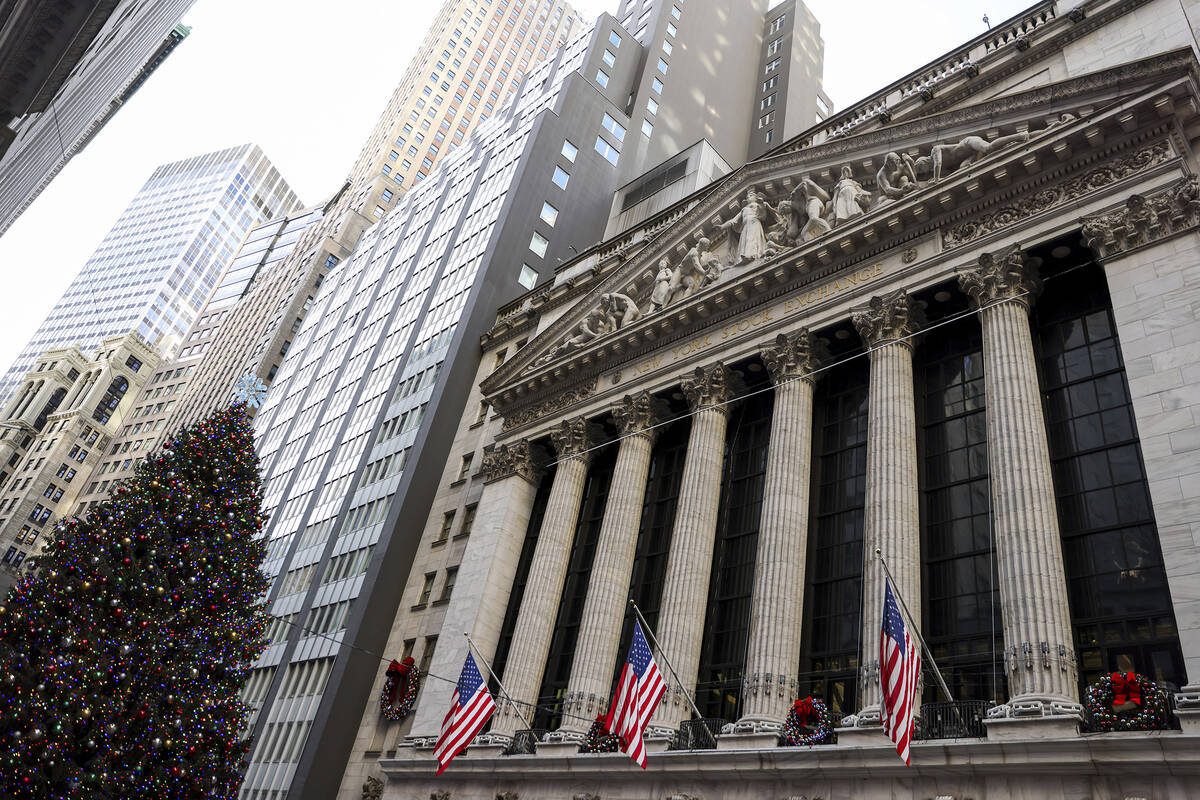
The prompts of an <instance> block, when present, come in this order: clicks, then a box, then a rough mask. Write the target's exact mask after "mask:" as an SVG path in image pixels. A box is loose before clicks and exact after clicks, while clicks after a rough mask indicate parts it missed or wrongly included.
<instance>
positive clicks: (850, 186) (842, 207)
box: [833, 164, 871, 227]
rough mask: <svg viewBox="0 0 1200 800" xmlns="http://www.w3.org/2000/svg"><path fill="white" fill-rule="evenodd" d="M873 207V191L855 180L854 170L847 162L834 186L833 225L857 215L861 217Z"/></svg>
mask: <svg viewBox="0 0 1200 800" xmlns="http://www.w3.org/2000/svg"><path fill="white" fill-rule="evenodd" d="M870 207H871V193H870V192H868V191H867V190H866V189H864V188H863V187H862V184H861V183H859V182H858V181H856V180H854V170H852V169H850V165H849V164H847V165H845V166H843V167H842V177H841V179H840V180H838V182H837V183H836V184H834V186H833V225H834V227H837V226H838V225H841V224H842V223H843V222H849V221H850V220H852V219H854V218H855V217H861V216H862V215H863V214H865V213H866V212H867V210H868V209H870Z"/></svg>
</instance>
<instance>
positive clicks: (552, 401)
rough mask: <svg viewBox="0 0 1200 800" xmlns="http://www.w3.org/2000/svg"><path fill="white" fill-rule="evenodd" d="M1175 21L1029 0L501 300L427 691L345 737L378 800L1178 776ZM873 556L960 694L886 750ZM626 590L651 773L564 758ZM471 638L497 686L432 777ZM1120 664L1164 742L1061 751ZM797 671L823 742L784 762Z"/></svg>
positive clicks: (1191, 655) (1087, 784)
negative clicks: (831, 717)
mask: <svg viewBox="0 0 1200 800" xmlns="http://www.w3.org/2000/svg"><path fill="white" fill-rule="evenodd" d="M1197 11H1198V9H1196V8H1195V6H1194V4H1193V5H1190V6H1189V5H1188V4H1185V5H1184V6H1171V5H1170V4H1168V3H1166V2H1159V1H1158V0H1151V2H1115V1H1113V0H1088V1H1087V2H1083V3H1079V4H1075V5H1072V4H1070V3H1062V4H1057V5H1056V4H1054V3H1042V4H1039V5H1037V6H1035V7H1033V8H1032V9H1030V10H1029V11H1028V12H1027V13H1026V14H1024V15H1022V16H1020V17H1018V18H1015V19H1013V20H1010V21H1009V22H1007V23H1005V24H1004V25H1001V26H997V27H996V28H994V29H993V30H991V31H989V33H988V34H987V35H986V36H983V37H980V38H979V39H977V40H975V41H973V42H969V43H967V44H966V45H964V46H963V47H962V48H960V49H959V50H957V51H955V52H953V53H950V54H948V55H946V56H944V57H943V58H941V59H939V60H938V61H936V62H934V63H933V64H931V65H930V66H929V67H928V68H926V69H923V70H921V71H920V72H918V73H915V74H913V75H910V76H908V77H906V78H905V79H903V80H902V81H898V82H897V83H895V84H893V85H892V86H890V87H885V89H883V90H882V91H881V92H880V93H878V94H877V95H875V96H872V97H870V98H868V99H867V100H865V101H863V102H862V103H860V104H859V105H857V106H855V107H852V108H850V109H847V110H846V111H845V112H842V113H841V114H839V115H835V116H834V117H831V118H830V119H829V120H827V121H826V123H825V124H823V125H822V126H820V127H819V128H816V129H813V130H811V131H809V132H807V133H806V134H802V135H801V137H799V138H798V139H795V140H793V141H791V142H788V143H786V144H785V145H783V146H782V147H780V148H779V149H777V150H774V151H771V152H769V153H767V154H766V155H765V156H764V157H763V158H761V159H758V160H756V161H754V162H751V163H749V164H747V165H746V166H745V167H744V168H742V169H740V170H738V171H736V172H734V173H732V174H730V175H729V176H727V177H725V178H723V179H721V180H719V181H718V182H716V183H715V184H713V185H712V186H711V187H709V189H708V190H707V191H704V192H699V193H697V194H696V195H693V196H691V197H689V198H686V199H685V200H683V201H682V202H680V203H679V204H677V205H675V206H673V207H672V208H670V209H667V210H666V211H664V212H662V213H661V214H660V215H658V216H656V217H653V218H651V219H649V220H646V221H645V222H643V223H641V224H640V225H639V226H638V227H636V228H635V229H633V230H629V231H626V232H624V233H622V234H619V235H618V236H616V237H614V238H613V239H611V240H609V241H607V242H605V243H603V244H602V245H600V246H598V247H597V248H594V249H593V250H590V251H588V252H587V253H585V254H584V255H583V256H582V257H581V258H580V259H578V260H577V261H576V262H573V263H571V264H566V265H563V267H562V268H560V270H559V272H558V275H557V276H556V279H555V280H554V281H553V282H552V283H547V284H543V285H542V286H539V287H536V288H535V289H534V290H532V291H531V292H530V293H529V294H527V295H526V296H524V297H523V298H520V299H519V300H518V301H516V302H515V303H513V304H510V305H509V306H507V307H506V308H504V309H502V311H501V314H500V318H499V319H498V320H497V323H496V325H495V326H494V327H493V329H492V330H491V332H490V333H489V334H488V335H487V336H485V337H484V339H483V348H484V358H483V367H481V370H480V373H479V379H480V386H479V388H478V389H477V390H476V391H477V394H475V395H473V396H472V397H471V398H469V399H468V409H469V412H468V415H467V418H464V420H463V421H462V423H461V425H460V428H459V433H458V438H457V439H456V443H455V444H456V447H459V448H461V451H462V452H464V453H468V452H469V453H475V452H477V451H478V450H482V451H483V453H484V455H483V459H482V468H481V469H480V470H479V471H478V472H474V473H473V474H472V469H471V463H473V462H467V461H466V459H465V458H464V460H463V466H462V468H459V465H458V463H457V462H454V459H453V458H452V459H451V461H452V462H454V463H452V464H450V465H448V466H447V468H446V474H445V476H444V478H443V486H442V488H441V489H440V490H439V494H438V499H437V502H436V504H435V510H434V513H433V514H431V515H430V519H429V520H428V521H427V522H426V525H425V530H424V540H423V542H422V545H421V554H420V555H419V556H418V561H417V564H416V566H414V568H413V571H412V574H411V575H410V578H409V582H408V588H407V589H406V593H405V604H402V610H401V612H400V614H399V615H398V617H397V621H396V624H395V626H394V627H393V633H392V637H391V641H390V642H389V649H388V654H389V656H391V655H394V656H396V657H399V655H400V654H403V653H407V652H410V651H412V649H413V645H414V644H415V643H416V642H417V641H418V640H421V639H423V640H424V646H425V648H426V649H427V650H429V649H432V656H431V657H430V658H428V659H427V665H428V671H429V673H430V675H428V676H427V677H426V680H425V682H424V684H423V687H422V690H421V695H420V697H419V698H418V701H417V706H416V709H415V711H414V712H413V717H412V721H411V722H409V721H405V722H404V723H402V724H401V725H395V724H392V725H388V724H386V723H380V724H377V725H370V726H369V723H371V722H373V721H372V720H368V722H365V723H364V728H367V727H368V726H369V727H371V729H372V730H373V731H374V734H373V736H374V739H373V745H372V746H373V749H374V751H375V752H377V753H378V757H379V770H378V773H377V774H376V778H377V780H383V781H384V783H383V786H382V797H385V798H414V797H425V796H428V795H430V793H431V792H432V793H433V796H435V797H453V798H492V797H501V796H503V797H509V796H512V797H518V796H519V797H522V798H539V799H540V798H546V799H547V800H548V799H549V798H562V797H577V798H581V797H603V798H645V797H653V798H659V797H661V798H671V797H695V798H714V797H730V798H751V797H755V798H757V797H795V796H801V795H804V796H809V797H814V796H819V797H851V796H853V797H867V798H893V797H899V796H903V797H910V796H911V797H913V798H925V797H935V796H936V797H957V798H964V797H972V798H977V799H978V798H996V797H1052V798H1067V797H1071V798H1075V797H1096V798H1100V797H1106V798H1107V797H1116V798H1126V797H1135V796H1136V797H1185V796H1188V794H1189V791H1190V790H1189V786H1190V785H1191V782H1193V781H1194V780H1195V777H1194V776H1195V775H1197V774H1198V773H1200V758H1198V756H1197V753H1198V752H1200V751H1198V749H1197V743H1198V742H1200V739H1198V738H1197V737H1198V736H1200V600H1198V599H1197V586H1198V585H1200V584H1198V581H1200V547H1198V546H1197V544H1196V539H1195V538H1194V536H1195V534H1196V532H1197V531H1200V507H1197V505H1196V503H1195V500H1194V499H1193V498H1194V495H1195V488H1196V485H1197V483H1196V481H1197V476H1198V475H1200V455H1198V453H1200V436H1197V433H1196V431H1197V427H1196V422H1197V417H1196V414H1197V413H1198V412H1200V372H1198V371H1197V367H1196V365H1197V363H1200V323H1198V322H1197V310H1198V309H1200V267H1198V266H1197V261H1198V259H1197V256H1198V255H1200V235H1198V234H1200V181H1198V180H1197V177H1196V169H1197V166H1198V164H1197V158H1196V154H1195V147H1196V141H1197V138H1198V137H1200V127H1197V120H1198V117H1197V115H1198V113H1200V104H1198V103H1200V85H1198V84H1197V79H1198V78H1200V64H1198V62H1197V52H1196V50H1195V49H1194V39H1193V35H1192V32H1191V31H1192V26H1191V23H1190V21H1189V20H1190V19H1192V18H1196V17H1195V15H1196V13H1197ZM516 342H526V343H525V344H524V346H522V347H520V348H519V349H517V350H516V351H515V352H513V348H514V344H515V343H516ZM500 354H503V355H502V356H500V357H497V356H498V355H500ZM478 402H482V403H484V404H485V405H482V406H477V405H476V403H478ZM489 407H490V409H491V411H492V414H491V416H489V415H488V413H487V408H489ZM477 408H478V411H477V410H476V409H477ZM468 510H469V514H468ZM460 515H461V516H469V519H470V522H469V524H466V526H465V527H464V528H462V529H461V530H460V529H459V526H458V522H457V521H456V516H459V518H461V516H460ZM877 551H878V553H879V554H880V555H882V556H883V557H884V558H886V560H887V563H888V565H889V566H890V569H891V572H892V574H893V576H894V579H895V585H896V586H897V587H898V589H899V591H900V592H901V593H902V595H903V597H904V598H905V599H906V600H907V604H908V610H909V611H910V612H911V614H912V617H913V619H914V620H915V621H916V622H917V623H918V625H919V626H920V628H921V630H922V633H923V634H924V636H925V638H926V641H927V642H928V645H929V651H928V652H929V655H931V656H932V657H933V659H936V661H937V664H938V666H939V667H940V671H941V673H942V674H943V675H944V676H945V678H946V681H947V683H948V684H949V689H950V692H951V693H952V695H953V699H954V701H956V703H955V705H954V706H953V707H950V706H947V705H945V701H946V700H947V698H946V697H945V696H944V694H943V692H942V691H941V690H940V689H938V688H937V683H936V681H934V680H933V679H932V673H931V672H930V670H929V669H926V671H925V675H924V689H923V695H922V699H923V701H924V703H925V704H926V706H927V707H926V708H924V709H922V711H921V715H922V716H921V723H922V724H921V733H920V740H919V741H918V742H916V744H915V745H914V747H913V757H912V766H911V767H909V768H906V767H905V766H904V765H903V763H902V762H900V761H899V760H898V759H897V758H896V756H895V753H894V751H893V749H892V747H891V745H890V743H889V742H887V740H886V739H885V737H884V736H883V734H882V733H881V730H880V728H879V705H880V690H879V665H878V657H877V652H878V651H877V642H878V638H879V629H880V611H881V606H882V597H883V591H884V588H883V587H884V573H883V569H882V565H881V562H880V560H879V559H878V558H877V557H876V552H877ZM442 569H444V570H446V578H445V583H446V584H447V586H448V587H449V588H444V590H443V592H442V594H441V595H440V602H442V603H443V605H444V610H443V612H442V613H441V614H440V617H439V626H438V627H430V626H429V624H428V622H427V617H425V616H422V614H420V613H418V612H420V611H422V610H423V609H424V608H425V606H426V604H428V603H429V602H431V601H432V602H439V601H438V600H435V599H434V598H435V597H437V595H434V594H432V589H433V588H434V587H435V583H436V582H437V580H438V576H439V574H440V570H442ZM450 589H452V590H453V591H452V592H451V591H450ZM629 599H633V600H635V601H636V602H637V604H638V606H639V607H640V608H641V609H642V611H643V612H644V613H645V615H646V617H647V619H648V621H649V623H650V625H651V627H652V629H653V631H654V632H655V634H656V636H657V639H658V641H659V643H660V644H661V652H662V654H663V655H665V656H666V657H667V658H669V660H670V662H671V663H672V665H673V667H674V672H676V673H677V674H678V676H679V683H678V684H677V683H675V682H673V681H672V682H671V689H670V690H669V691H668V693H667V694H666V695H664V698H663V701H662V703H661V705H660V706H659V708H658V709H657V711H656V713H655V716H654V719H653V721H652V723H651V726H650V729H649V732H648V733H649V736H650V740H651V743H650V749H651V751H652V754H651V756H650V759H649V765H648V769H647V771H646V772H644V773H643V772H642V771H641V770H637V769H634V768H631V766H630V764H629V762H628V760H627V759H626V757H625V756H623V755H610V756H603V755H585V754H580V753H578V744H579V742H580V741H581V740H582V738H583V735H584V733H585V732H586V731H587V729H588V727H589V725H590V723H591V722H592V720H593V719H594V718H595V716H596V715H597V714H598V713H602V712H603V711H605V710H606V708H607V706H608V702H609V692H610V690H611V689H612V686H613V684H614V681H615V678H616V676H617V674H618V672H619V670H620V666H621V660H622V656H623V653H624V650H625V648H627V647H628V643H629V636H630V629H631V627H632V621H631V618H630V614H629V612H628V608H627V601H628V600H629ZM410 604H411V605H410ZM464 631H466V632H468V633H469V634H470V636H471V638H472V640H473V642H474V643H475V645H476V646H477V648H478V651H479V653H480V655H481V656H483V658H484V659H486V660H487V661H488V662H490V663H491V666H492V667H493V668H494V669H495V673H496V674H497V675H498V676H499V677H500V678H501V679H502V680H503V683H504V685H505V687H506V689H507V692H508V695H509V696H510V697H511V702H510V701H509V700H507V699H501V698H499V697H498V702H499V705H500V709H499V711H498V712H497V714H496V716H495V717H494V719H493V721H492V723H491V725H490V729H489V731H488V732H487V733H486V734H483V735H482V736H480V737H479V738H478V739H477V740H476V742H475V743H474V745H473V746H472V747H471V748H470V749H469V750H468V752H467V754H466V755H464V756H462V757H460V759H459V760H457V761H456V762H455V763H454V764H453V765H452V766H451V768H450V770H449V771H448V772H447V773H445V774H444V775H442V776H440V777H438V778H434V777H433V772H434V769H433V766H432V764H433V762H432V760H431V754H430V753H431V751H430V748H431V747H432V742H433V737H435V736H436V734H437V731H438V729H439V727H440V723H441V719H442V716H443V715H444V714H445V710H446V708H447V707H448V702H449V696H450V692H451V689H452V683H451V681H452V680H453V678H454V676H456V675H457V673H458V669H459V668H460V666H461V664H462V661H463V658H464V655H465V653H466V647H467V645H466V641H465V639H464V637H463V636H462V633H463V632H464ZM662 663H663V659H662V657H661V656H660V665H661V664H662ZM929 663H930V661H929V660H928V659H927V661H926V665H927V666H928V665H929ZM1118 670H1119V671H1122V672H1124V671H1135V672H1138V673H1141V674H1144V675H1146V676H1148V677H1150V678H1152V679H1154V680H1156V681H1158V682H1159V684H1160V685H1162V686H1164V687H1166V689H1167V690H1168V691H1169V692H1171V694H1172V696H1173V698H1174V699H1173V709H1172V712H1171V715H1170V716H1171V719H1172V722H1173V724H1174V725H1175V727H1174V728H1173V729H1169V730H1165V731H1162V732H1157V733H1154V734H1141V735H1132V736H1130V735H1121V734H1105V735H1099V734H1095V733H1087V732H1086V731H1087V729H1088V727H1089V725H1090V724H1091V720H1089V719H1088V718H1087V717H1086V715H1085V714H1084V709H1083V706H1082V704H1081V703H1082V700H1083V697H1084V689H1085V687H1086V686H1087V685H1089V684H1090V683H1092V682H1093V681H1095V680H1096V679H1097V678H1099V677H1101V676H1103V675H1106V674H1108V673H1110V672H1113V671H1118ZM445 678H449V679H450V681H446V680H442V679H445ZM379 679H380V681H381V682H382V680H383V665H382V664H381V665H380V677H379ZM495 688H496V684H495V682H493V689H495ZM810 694H811V695H813V696H816V697H820V698H822V699H824V700H825V701H826V703H827V704H828V705H829V706H830V708H831V709H832V711H833V712H834V714H835V716H836V717H837V718H838V720H839V722H838V730H837V743H836V744H832V745H828V746H815V747H807V748H786V749H785V748H779V747H777V746H776V740H777V737H778V733H779V730H780V728H781V726H782V723H783V721H784V719H785V717H786V715H787V713H788V710H789V708H790V707H791V703H792V701H793V700H794V699H796V698H797V697H801V698H802V697H805V696H807V695H810ZM693 701H694V703H695V704H696V705H697V706H698V707H699V710H700V712H701V714H702V716H703V717H704V718H706V719H710V720H716V721H717V722H716V723H713V724H712V725H711V726H709V727H707V728H706V729H707V730H710V731H713V732H714V733H716V734H717V735H716V736H715V737H714V739H713V742H711V743H715V748H709V749H702V748H696V749H691V748H693V747H696V745H695V743H694V742H689V740H688V736H687V735H686V734H687V733H688V731H694V730H696V728H695V725H694V724H693V723H692V722H690V721H689V718H690V717H691V716H693V714H692V711H691V703H692V702H693ZM947 709H950V711H949V712H947ZM517 710H520V711H521V712H522V714H523V715H524V717H525V718H526V719H530V720H532V725H533V734H532V736H531V735H530V734H524V735H520V736H518V734H519V732H520V731H521V730H522V729H527V725H526V724H525V723H524V722H523V721H522V718H521V714H518V713H516V711H517ZM371 713H372V712H371V711H369V712H368V715H370V714H371ZM943 713H950V714H952V715H955V718H954V722H955V723H956V724H953V725H945V724H943V723H945V721H946V720H945V718H941V717H939V716H938V715H939V714H943ZM1081 730H1082V731H1084V732H1082V733H1081ZM531 739H536V745H532V746H530V745H529V742H530V740H531ZM522 741H523V742H524V743H525V746H524V747H513V746H512V745H513V744H514V743H515V742H522ZM1034 742H1036V746H1034V745H1033V743H1034ZM711 743H710V744H711ZM668 749H670V751H668ZM506 750H507V752H509V753H513V752H514V751H517V750H519V751H521V752H520V753H519V754H510V755H504V754H503V753H504V752H505V751H506ZM655 751H656V752H655ZM367 788H368V787H364V792H365V791H367ZM369 788H370V791H371V792H379V791H380V787H379V785H378V784H377V783H376V782H372V783H371V784H370V786H369Z"/></svg>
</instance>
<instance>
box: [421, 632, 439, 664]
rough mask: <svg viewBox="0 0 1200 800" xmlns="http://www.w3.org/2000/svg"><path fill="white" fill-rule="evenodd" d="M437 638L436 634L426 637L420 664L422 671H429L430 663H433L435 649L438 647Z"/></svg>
mask: <svg viewBox="0 0 1200 800" xmlns="http://www.w3.org/2000/svg"><path fill="white" fill-rule="evenodd" d="M437 640H438V637H436V636H426V637H425V650H424V652H422V653H421V663H420V665H418V668H419V669H420V670H421V672H424V673H428V672H429V665H430V664H432V663H433V651H434V649H436V648H437Z"/></svg>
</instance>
